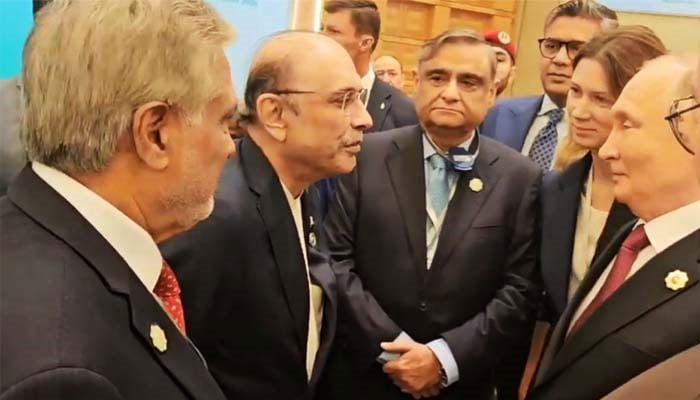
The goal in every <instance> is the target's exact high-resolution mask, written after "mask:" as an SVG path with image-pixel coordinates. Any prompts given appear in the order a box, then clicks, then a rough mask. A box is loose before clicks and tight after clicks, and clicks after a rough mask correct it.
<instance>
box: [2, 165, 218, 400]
mask: <svg viewBox="0 0 700 400" xmlns="http://www.w3.org/2000/svg"><path fill="white" fill-rule="evenodd" d="M0 227H2V236H1V238H0V243H1V253H0V254H2V262H0V304H1V305H2V306H1V307H0V330H1V332H2V333H1V334H0V399H3V400H10V399H12V400H17V399H27V400H37V399H65V400H75V399H86V400H88V399H90V400H92V399H133V400H142V399H216V400H222V399H223V398H224V396H223V394H222V393H221V391H220V389H219V388H218V387H217V385H216V383H215V382H214V380H213V379H212V377H211V376H210V375H209V372H208V371H207V368H206V366H205V365H204V363H203V360H202V359H200V357H199V356H198V354H197V352H196V351H195V349H194V348H193V347H192V346H191V344H190V343H189V342H188V341H187V339H186V338H185V337H183V336H182V335H181V334H180V332H179V331H178V330H177V328H176V327H175V325H174V324H173V323H172V322H171V320H170V318H169V317H168V316H167V314H166V313H165V311H164V310H163V309H162V308H161V306H160V305H159V304H158V303H157V302H156V300H155V298H154V297H153V295H152V294H151V293H150V292H149V291H148V290H147V289H146V288H145V287H144V285H143V284H142V283H141V281H140V280H139V279H138V278H137V277H136V275H135V274H134V273H133V271H132V270H131V269H130V268H129V266H128V265H127V264H126V263H125V262H124V260H123V259H122V258H121V257H120V256H119V254H118V253H117V252H116V251H115V250H114V249H113V248H112V247H111V246H110V245H109V243H108V242H107V241H106V240H105V239H104V238H103V237H102V236H101V235H100V234H99V233H98V232H97V231H96V230H95V229H94V228H93V227H92V226H91V225H90V224H89V223H88V222H87V221H86V220H85V219H84V218H83V217H82V216H81V215H80V214H79V213H78V212H77V211H76V210H75V209H74V208H73V207H72V206H71V205H70V204H69V203H68V202H66V200H64V199H63V197H61V196H60V195H59V194H58V193H56V192H55V191H54V190H53V189H52V188H51V187H50V186H49V185H47V184H46V183H45V182H44V181H43V180H41V179H40V178H39V177H38V176H37V175H36V174H35V173H34V172H33V171H32V170H31V168H30V167H27V168H25V169H24V170H23V171H22V173H21V174H20V176H19V178H18V179H17V181H16V182H15V183H14V185H13V186H11V187H10V191H9V198H7V197H5V198H3V199H2V200H0ZM153 325H158V326H160V327H161V328H162V329H163V331H164V332H165V335H166V338H167V349H166V351H165V352H162V353H161V352H160V351H158V350H156V348H155V347H154V345H153V343H152V340H151V336H150V332H151V327H152V326H153Z"/></svg>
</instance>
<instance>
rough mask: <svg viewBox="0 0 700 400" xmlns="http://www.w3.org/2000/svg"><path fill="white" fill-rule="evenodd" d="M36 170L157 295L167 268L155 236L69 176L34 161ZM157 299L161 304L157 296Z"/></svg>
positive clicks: (33, 166) (33, 168)
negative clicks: (158, 283) (155, 290)
mask: <svg viewBox="0 0 700 400" xmlns="http://www.w3.org/2000/svg"><path fill="white" fill-rule="evenodd" d="M32 170H34V172H35V173H36V174H37V175H38V176H39V178H41V179H42V180H43V181H44V182H46V183H47V184H48V185H49V186H51V187H52V188H53V189H54V190H55V191H56V192H58V194H60V195H61V196H62V197H63V198H64V199H66V201H68V203H70V205H71V206H73V208H75V209H76V210H77V211H78V213H80V215H82V216H83V217H84V218H85V219H86V220H87V221H88V223H90V225H92V226H93V227H94V228H95V230H97V232H99V233H100V235H102V237H104V238H105V240H107V242H108V243H109V244H110V245H111V246H112V247H113V248H114V250H116V252H117V253H118V254H119V255H120V256H121V257H122V258H123V259H124V261H125V262H126V264H127V265H128V266H129V268H131V270H132V271H133V272H134V274H135V275H136V277H138V279H139V281H141V283H143V285H144V286H145V287H146V289H148V291H149V292H151V294H153V288H155V286H156V283H157V282H158V278H159V277H160V271H161V269H162V267H163V257H162V256H161V254H160V250H158V246H157V245H156V243H155V242H154V241H153V238H152V237H151V235H150V234H148V232H146V231H145V230H144V229H143V228H142V227H141V226H140V225H138V224H137V223H136V222H134V221H133V220H132V219H131V218H129V217H127V216H126V215H125V214H124V213H122V212H121V211H120V210H118V209H117V208H116V207H114V206H113V205H112V204H110V203H109V202H107V201H106V200H105V199H103V198H102V197H100V196H99V195H98V194H97V193H95V192H93V191H92V190H90V189H88V188H87V187H85V186H83V185H82V184H81V183H80V182H78V181H76V180H75V179H73V178H71V177H70V176H68V175H66V174H65V173H63V172H61V171H59V170H57V169H55V168H51V167H48V166H46V165H44V164H42V163H39V162H36V161H34V162H32ZM153 297H154V298H156V300H157V301H158V303H159V304H160V301H159V300H158V299H157V297H156V296H155V294H153Z"/></svg>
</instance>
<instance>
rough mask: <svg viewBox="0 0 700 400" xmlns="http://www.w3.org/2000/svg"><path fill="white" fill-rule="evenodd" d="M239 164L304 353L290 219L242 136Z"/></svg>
mask: <svg viewBox="0 0 700 400" xmlns="http://www.w3.org/2000/svg"><path fill="white" fill-rule="evenodd" d="M239 152H240V157H241V164H242V165H243V170H244V173H245V176H246V180H247V182H248V185H249V187H250V189H251V190H252V191H253V192H255V193H257V195H258V196H259V197H258V204H257V208H258V212H259V213H260V217H261V218H262V220H263V223H264V224H265V228H266V229H267V234H268V237H269V239H270V246H271V247H272V254H273V256H274V258H275V264H276V265H277V269H278V272H279V276H280V282H281V284H282V288H283V291H284V296H285V299H286V300H287V305H288V306H289V312H290V314H291V316H292V319H293V320H294V326H295V328H296V329H295V330H296V333H297V339H298V341H299V346H300V348H301V349H302V350H303V354H306V341H307V336H308V328H309V289H308V281H307V279H306V266H305V265H304V259H303V254H302V252H301V247H300V245H299V241H298V240H296V238H297V237H298V233H297V229H296V225H295V223H294V217H293V216H292V213H291V210H290V209H289V205H288V204H287V200H286V196H285V194H284V191H283V189H282V183H281V182H280V180H279V178H278V176H277V174H276V173H275V171H274V170H273V169H272V166H271V165H270V163H269V162H268V161H267V158H265V155H264V154H263V152H262V150H261V149H260V148H259V147H258V146H257V145H256V144H255V143H254V142H253V141H252V140H251V139H250V137H248V136H246V137H244V138H243V139H242V140H241V142H240V144H239Z"/></svg>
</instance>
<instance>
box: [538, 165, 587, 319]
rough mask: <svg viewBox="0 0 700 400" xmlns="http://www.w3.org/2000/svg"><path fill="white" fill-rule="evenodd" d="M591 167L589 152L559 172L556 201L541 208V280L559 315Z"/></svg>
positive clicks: (566, 293)
mask: <svg viewBox="0 0 700 400" xmlns="http://www.w3.org/2000/svg"><path fill="white" fill-rule="evenodd" d="M590 167H591V156H590V154H589V155H587V156H585V157H584V158H583V159H581V160H579V161H577V162H576V163H574V164H572V165H571V167H569V168H567V169H566V170H565V171H564V172H562V173H561V174H560V175H559V176H558V180H557V185H556V188H555V190H557V191H558V195H557V201H556V202H549V203H548V204H547V208H545V209H544V210H542V213H543V215H544V220H545V221H548V223H547V224H546V225H545V226H543V227H542V242H543V243H547V244H548V246H549V251H548V252H546V253H543V254H542V267H543V269H542V279H544V280H545V282H546V287H547V288H549V289H550V296H551V298H552V300H553V302H554V305H555V306H556V308H557V313H559V314H561V313H562V312H563V311H564V307H566V301H567V297H568V287H569V276H570V275H571V256H572V253H573V247H574V238H575V236H576V220H577V217H578V211H579V206H580V204H581V188H582V186H583V183H584V182H585V180H586V176H587V174H588V171H589V170H590Z"/></svg>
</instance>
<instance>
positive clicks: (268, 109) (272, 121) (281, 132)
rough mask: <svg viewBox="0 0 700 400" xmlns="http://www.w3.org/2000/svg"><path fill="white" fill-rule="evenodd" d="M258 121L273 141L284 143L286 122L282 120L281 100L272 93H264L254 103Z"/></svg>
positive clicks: (282, 108) (282, 107)
mask: <svg viewBox="0 0 700 400" xmlns="http://www.w3.org/2000/svg"><path fill="white" fill-rule="evenodd" d="M255 106H256V110H257V116H258V121H259V122H260V124H261V125H262V126H264V127H265V130H267V131H268V132H269V133H270V136H272V137H273V138H274V139H275V140H277V141H278V142H284V141H285V140H286V139H287V122H286V121H285V120H284V106H283V104H282V99H281V98H280V97H279V96H278V95H275V94H272V93H264V94H261V95H260V97H258V101H257V102H256V105H255Z"/></svg>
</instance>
